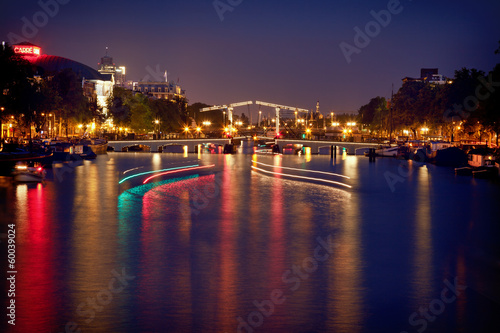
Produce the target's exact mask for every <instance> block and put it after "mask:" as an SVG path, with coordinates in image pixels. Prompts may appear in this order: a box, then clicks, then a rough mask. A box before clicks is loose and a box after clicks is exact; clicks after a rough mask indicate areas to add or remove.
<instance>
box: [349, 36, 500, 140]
mask: <svg viewBox="0 0 500 333" xmlns="http://www.w3.org/2000/svg"><path fill="white" fill-rule="evenodd" d="M499 43H500V42H499ZM495 53H496V54H498V53H500V48H499V49H498V50H497V51H495ZM358 119H359V121H360V122H361V123H362V124H363V125H364V126H365V128H366V129H367V130H369V131H370V132H371V133H372V134H374V135H379V136H387V137H388V136H390V135H393V133H394V134H396V133H401V132H402V131H403V130H407V131H408V132H409V133H411V134H413V136H414V137H415V138H417V137H418V132H419V130H420V129H421V128H424V127H425V128H429V131H430V132H432V131H435V132H441V133H442V134H444V135H446V136H448V137H451V136H452V135H453V134H454V133H455V134H458V135H460V136H463V137H469V138H474V139H479V140H481V137H484V135H488V134H494V135H496V136H497V145H498V134H499V132H500V64H497V65H496V66H495V67H494V68H493V69H492V70H491V71H489V72H488V73H485V72H483V71H480V70H477V69H468V68H462V69H460V70H456V71H455V75H454V77H453V79H452V80H451V82H447V83H446V84H434V83H431V82H427V81H407V82H404V83H403V85H402V87H401V88H400V89H399V90H398V91H397V93H396V94H394V96H393V98H392V99H391V100H386V99H385V98H384V97H380V96H377V97H374V98H372V99H371V100H370V101H369V103H368V104H365V105H363V106H361V107H360V109H359V110H358Z"/></svg>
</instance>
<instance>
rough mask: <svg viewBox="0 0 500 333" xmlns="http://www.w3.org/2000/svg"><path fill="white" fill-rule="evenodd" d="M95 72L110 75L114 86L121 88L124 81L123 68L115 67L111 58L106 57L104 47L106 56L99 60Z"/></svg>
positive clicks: (124, 71) (124, 69) (124, 70)
mask: <svg viewBox="0 0 500 333" xmlns="http://www.w3.org/2000/svg"><path fill="white" fill-rule="evenodd" d="M97 66H98V68H97V71H98V72H99V73H101V74H107V75H111V76H112V78H113V82H114V85H116V86H120V87H123V86H124V85H125V81H126V76H125V74H126V68H125V66H116V65H115V63H114V62H113V57H110V56H108V48H107V47H106V55H105V56H104V57H102V58H101V62H100V63H98V64H97Z"/></svg>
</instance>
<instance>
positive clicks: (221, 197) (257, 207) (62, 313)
mask: <svg viewBox="0 0 500 333" xmlns="http://www.w3.org/2000/svg"><path fill="white" fill-rule="evenodd" d="M257 162H258V163H257ZM80 164H81V165H80ZM195 165H200V166H206V168H205V169H199V170H196V171H194V170H191V169H190V170H187V169H175V168H179V167H184V166H191V167H193V166H195ZM252 166H254V167H257V168H258V169H252ZM288 168H295V169H301V171H299V170H295V169H288ZM152 170H164V172H171V173H168V174H165V175H163V176H160V177H157V178H153V179H151V180H148V182H146V184H142V183H143V181H144V180H145V178H146V177H148V176H151V175H155V173H149V172H150V171H152ZM198 171H199V173H197V172H198ZM313 171H323V172H327V173H337V174H341V175H344V176H348V177H350V178H344V177H338V176H332V175H327V174H319V173H316V172H313ZM270 172H275V173H270ZM279 173H288V174H292V175H293V177H292V176H284V175H283V174H279ZM135 175H138V176H137V177H134V176H135ZM127 177H130V178H128V179H127ZM298 177H301V178H298ZM304 177H309V178H304ZM313 177H320V178H322V179H323V180H325V179H329V180H334V181H338V182H340V183H343V184H347V185H349V186H351V187H350V188H349V187H344V186H342V185H340V184H334V183H324V182H320V181H318V180H313V179H311V178H313ZM120 181H122V182H121V184H120ZM499 199H500V186H499V185H498V184H497V183H495V182H494V181H488V180H480V179H473V178H470V177H458V176H455V175H454V173H453V170H452V169H448V168H441V167H436V166H433V165H425V164H417V163H412V162H404V161H399V160H396V159H392V158H379V159H377V160H376V161H375V162H374V163H370V162H369V160H368V158H366V157H361V156H347V155H339V156H337V158H336V159H334V160H332V159H330V157H329V156H309V155H306V156H265V155H258V156H257V155H253V156H252V155H243V154H236V155H210V154H201V155H198V154H188V155H185V156H183V155H171V154H158V153H110V154H108V155H103V156H98V158H97V159H96V160H95V161H84V162H81V163H73V165H69V166H64V167H63V168H60V169H54V171H50V170H49V173H48V174H47V180H46V181H45V183H44V184H33V185H24V184H20V185H13V184H9V183H6V182H4V183H3V186H2V187H0V200H1V201H0V204H1V206H0V210H1V215H0V216H1V217H2V228H3V229H2V239H1V240H2V246H3V247H2V251H3V253H7V249H6V245H5V244H6V242H7V236H6V235H7V228H8V226H7V224H8V223H9V224H15V230H16V238H15V240H16V253H15V256H16V257H15V260H16V262H15V269H16V271H17V273H16V274H15V297H10V296H9V298H8V299H7V291H8V290H9V286H10V282H9V281H7V282H5V281H6V279H3V281H4V282H3V283H4V288H3V290H5V292H4V293H3V295H2V296H3V299H4V302H3V305H4V306H3V309H5V308H6V306H8V305H9V304H10V303H8V302H10V300H11V299H15V305H16V308H15V324H16V325H15V326H13V325H9V324H7V320H10V318H9V317H6V316H4V318H2V324H5V327H6V328H7V329H8V331H10V332H396V333H399V332H420V333H421V332H440V333H443V332H496V331H498V329H499V328H500V323H499V321H498V318H499V317H498V315H499V314H500V284H499V281H500V223H499V218H498V217H499V216H500V204H499ZM3 257H4V258H6V256H3ZM1 267H2V272H3V274H7V273H6V272H7V271H9V267H8V266H7V261H6V259H3V260H2V266H1Z"/></svg>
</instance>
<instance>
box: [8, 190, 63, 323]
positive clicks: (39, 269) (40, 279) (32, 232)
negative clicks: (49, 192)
mask: <svg viewBox="0 0 500 333" xmlns="http://www.w3.org/2000/svg"><path fill="white" fill-rule="evenodd" d="M19 186H25V185H19ZM19 190H20V189H18V191H19ZM19 199H20V198H19V196H18V200H19ZM47 202H51V200H50V198H47V197H46V192H45V191H44V188H43V186H42V184H38V185H37V187H36V188H30V189H28V190H27V193H26V201H25V203H26V207H20V209H24V210H25V211H26V212H27V216H26V217H27V218H26V220H25V221H18V223H17V225H16V227H17V228H18V231H20V232H19V233H18V235H17V240H16V243H17V244H16V245H17V246H16V250H17V253H16V255H17V258H16V269H17V271H18V274H17V276H16V280H17V281H16V314H17V320H16V329H17V330H18V331H19V332H48V331H50V330H51V329H52V328H54V327H55V326H56V325H57V324H59V323H56V322H55V315H56V313H55V309H56V304H55V303H56V301H55V297H54V296H55V293H56V290H57V289H58V288H57V287H58V286H56V284H55V279H54V272H55V270H57V266H55V265H54V262H53V260H54V253H53V251H52V249H53V248H52V242H53V241H54V240H53V236H52V229H51V225H50V223H51V221H52V220H53V219H52V218H51V216H48V215H49V212H48V211H47Z"/></svg>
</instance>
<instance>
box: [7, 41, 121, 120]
mask: <svg viewBox="0 0 500 333" xmlns="http://www.w3.org/2000/svg"><path fill="white" fill-rule="evenodd" d="M13 49H14V52H15V53H17V54H19V55H21V56H22V57H23V58H24V59H26V60H28V61H29V62H30V63H31V64H32V65H33V66H35V67H36V71H37V72H38V74H39V75H41V76H44V75H49V76H50V74H51V73H57V72H59V71H62V70H64V69H71V70H72V71H73V72H75V73H76V75H77V76H78V77H80V79H81V80H82V88H83V94H84V95H85V96H86V97H87V98H88V99H89V101H91V102H95V101H97V104H98V106H99V107H101V108H102V110H103V113H105V114H106V113H107V98H108V97H110V96H111V94H112V93H113V84H114V78H113V75H112V74H111V73H99V72H98V71H96V70H95V69H93V68H91V67H89V66H87V65H84V64H82V63H79V62H77V61H74V60H71V59H67V58H63V57H59V56H54V55H47V54H43V52H42V49H41V47H40V46H37V45H34V44H31V43H28V42H23V43H19V44H16V45H13Z"/></svg>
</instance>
